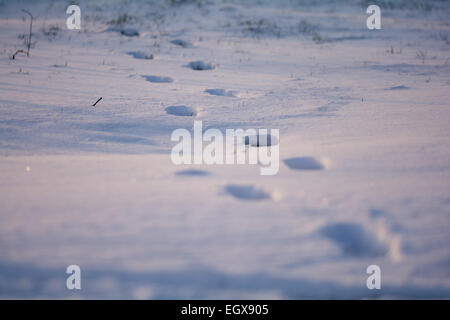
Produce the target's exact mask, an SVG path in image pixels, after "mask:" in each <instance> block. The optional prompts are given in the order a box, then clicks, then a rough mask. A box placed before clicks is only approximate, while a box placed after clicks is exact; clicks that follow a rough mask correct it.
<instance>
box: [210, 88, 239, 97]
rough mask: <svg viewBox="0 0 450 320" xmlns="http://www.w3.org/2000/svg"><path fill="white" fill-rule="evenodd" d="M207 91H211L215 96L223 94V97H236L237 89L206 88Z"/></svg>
mask: <svg viewBox="0 0 450 320" xmlns="http://www.w3.org/2000/svg"><path fill="white" fill-rule="evenodd" d="M205 92H206V93H209V94H210V95H213V96H222V97H235V94H236V92H235V91H227V90H225V89H206V90H205Z"/></svg>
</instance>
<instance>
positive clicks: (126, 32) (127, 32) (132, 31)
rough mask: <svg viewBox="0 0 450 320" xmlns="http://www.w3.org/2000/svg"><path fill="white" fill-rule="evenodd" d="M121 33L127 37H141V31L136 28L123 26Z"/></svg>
mask: <svg viewBox="0 0 450 320" xmlns="http://www.w3.org/2000/svg"><path fill="white" fill-rule="evenodd" d="M119 32H120V34H121V35H123V36H127V37H139V31H137V29H134V28H123V29H120V30H119Z"/></svg>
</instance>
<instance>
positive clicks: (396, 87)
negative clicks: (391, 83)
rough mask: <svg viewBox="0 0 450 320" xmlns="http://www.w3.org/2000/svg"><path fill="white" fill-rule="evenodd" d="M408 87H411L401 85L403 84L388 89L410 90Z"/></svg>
mask: <svg viewBox="0 0 450 320" xmlns="http://www.w3.org/2000/svg"><path fill="white" fill-rule="evenodd" d="M408 89H410V88H409V87H407V86H404V85H401V86H395V87H390V88H387V89H386V90H408Z"/></svg>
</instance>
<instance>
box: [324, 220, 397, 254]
mask: <svg viewBox="0 0 450 320" xmlns="http://www.w3.org/2000/svg"><path fill="white" fill-rule="evenodd" d="M320 233H321V234H322V235H323V236H325V237H326V238H328V239H330V240H331V241H333V242H334V243H335V244H336V245H338V246H339V247H340V248H341V250H342V253H343V254H344V255H347V256H354V257H379V256H384V255H386V253H387V252H388V251H389V247H388V246H387V245H386V244H385V243H383V242H381V241H380V240H379V238H378V237H377V235H376V234H375V233H373V232H372V231H371V230H367V229H366V228H364V227H363V226H362V225H360V224H357V223H335V224H329V225H326V226H325V227H323V228H322V229H320Z"/></svg>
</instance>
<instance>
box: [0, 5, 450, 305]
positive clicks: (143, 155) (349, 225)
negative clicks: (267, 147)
mask: <svg viewBox="0 0 450 320" xmlns="http://www.w3.org/2000/svg"><path fill="white" fill-rule="evenodd" d="M186 2H189V1H186ZM193 2H194V1H193ZM77 3H78V4H79V5H80V7H81V13H82V30H79V31H75V30H68V29H67V28H66V25H65V22H66V21H65V20H66V14H65V9H66V7H65V6H66V5H67V1H50V0H48V1H0V28H1V29H0V66H1V67H0V74H1V78H0V177H1V179H0V221H1V223H0V297H1V298H136V299H142V298H143V299H147V298H152V299H158V298H219V299H221V298H238V299H240V298H243V299H245V298H254V299H257V298H275V299H298V298H331V299H340V298H352V299H360V298H385V299H391V298H450V246H449V244H450V231H449V227H450V219H449V218H450V193H449V190H450V161H449V159H450V150H449V147H450V142H449V136H450V125H449V123H450V104H449V101H450V90H449V86H450V72H449V71H450V65H449V61H450V52H449V48H450V43H449V41H448V37H449V36H450V25H449V23H448V21H449V17H450V3H448V2H445V1H421V0H414V1H402V0H398V1H395V0H391V1H382V2H381V3H382V4H383V5H382V30H368V29H367V28H366V17H367V15H366V13H365V10H366V7H367V2H366V1H337V0H336V1H331V0H329V1H320V2H319V1H312V0H311V1H288V0H280V1H256V0H255V1H244V2H241V1H196V2H195V3H192V4H189V3H188V4H182V5H173V4H171V2H170V1H145V2H144V1H137V0H127V1H125V0H124V1H122V0H113V1H106V0H103V1H102V0H96V1H84V0H79V1H77ZM22 8H24V9H27V10H29V11H30V12H32V13H33V14H34V16H35V21H34V25H33V37H32V48H31V51H30V56H29V57H26V56H25V55H24V54H20V53H19V54H18V55H17V56H16V58H15V59H14V60H11V59H10V56H11V55H12V54H13V53H14V52H15V51H16V50H18V49H24V38H25V37H26V35H27V30H28V17H27V15H26V14H24V13H23V12H22V11H21V9H22ZM194 44H195V45H194ZM146 57H154V59H148V58H146ZM143 58H144V59H143ZM192 62H195V63H192ZM189 66H190V67H189ZM191 67H193V68H194V69H211V70H201V71H198V70H192V69H191ZM208 67H209V68H208ZM211 89H213V90H214V91H208V90H211ZM229 92H230V93H234V92H238V93H239V95H233V94H232V96H233V97H232V98H230V94H228V93H229ZM100 97H102V98H103V99H102V100H101V101H99V102H98V104H97V105H96V106H95V107H92V104H93V103H94V102H95V101H97V100H98V99H99V98H100ZM173 106H184V108H183V110H184V111H186V110H188V111H189V110H195V114H196V116H195V117H191V116H174V114H175V115H180V112H181V111H183V110H181V111H180V109H179V108H178V109H177V108H175V109H174V108H173ZM168 110H172V111H174V112H168ZM181 113H183V112H181ZM184 114H186V112H184ZM189 115H193V114H192V113H190V112H189ZM194 120H202V121H203V125H204V129H205V130H206V128H218V129H220V130H222V131H223V132H224V130H225V129H227V128H230V129H237V128H242V129H249V128H265V129H269V130H270V129H271V128H274V129H280V139H279V146H280V170H279V173H278V174H277V175H275V176H261V175H260V174H259V168H258V166H257V165H215V166H207V165H202V166H200V165H197V166H195V165H192V166H176V165H174V164H173V163H172V162H171V159H170V151H171V148H172V147H173V145H174V144H173V142H171V141H170V136H171V133H172V131H173V130H175V129H177V128H186V129H188V130H192V126H193V121H194ZM323 159H327V161H326V162H327V163H324V162H323ZM329 164H331V165H329ZM312 167H313V168H316V169H317V168H319V167H320V169H326V170H310V169H311V168H312ZM71 264H77V265H79V266H80V267H81V270H82V290H80V291H77V290H75V291H69V290H67V289H66V288H65V280H66V276H67V275H66V274H65V270H66V267H67V266H68V265H71ZM372 264H376V265H379V266H380V267H381V272H382V284H381V285H382V288H381V290H368V289H367V287H366V279H367V276H368V275H367V274H366V268H367V267H368V266H369V265H372Z"/></svg>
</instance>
